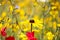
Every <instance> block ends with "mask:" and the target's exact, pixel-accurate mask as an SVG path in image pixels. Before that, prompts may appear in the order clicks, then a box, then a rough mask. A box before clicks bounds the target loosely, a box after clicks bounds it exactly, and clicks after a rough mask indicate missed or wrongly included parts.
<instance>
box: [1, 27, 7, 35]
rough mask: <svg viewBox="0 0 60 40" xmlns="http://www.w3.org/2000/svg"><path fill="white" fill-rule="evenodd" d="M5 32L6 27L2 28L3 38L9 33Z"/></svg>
mask: <svg viewBox="0 0 60 40" xmlns="http://www.w3.org/2000/svg"><path fill="white" fill-rule="evenodd" d="M5 31H6V27H5V28H2V30H1V35H2V36H6V35H7V33H6V32H5Z"/></svg>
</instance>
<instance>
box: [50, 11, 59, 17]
mask: <svg viewBox="0 0 60 40" xmlns="http://www.w3.org/2000/svg"><path fill="white" fill-rule="evenodd" d="M58 13H59V12H58V11H50V15H52V16H53V17H54V18H55V17H56V15H58Z"/></svg>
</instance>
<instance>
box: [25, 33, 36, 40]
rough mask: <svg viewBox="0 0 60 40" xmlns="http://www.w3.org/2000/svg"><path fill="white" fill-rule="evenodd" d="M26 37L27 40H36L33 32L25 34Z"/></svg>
mask: <svg viewBox="0 0 60 40" xmlns="http://www.w3.org/2000/svg"><path fill="white" fill-rule="evenodd" d="M26 35H27V38H28V40H37V38H35V37H34V32H27V34H26Z"/></svg>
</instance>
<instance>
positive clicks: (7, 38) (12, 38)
mask: <svg viewBox="0 0 60 40" xmlns="http://www.w3.org/2000/svg"><path fill="white" fill-rule="evenodd" d="M5 40H15V38H14V36H9V37H6V38H5Z"/></svg>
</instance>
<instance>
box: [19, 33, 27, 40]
mask: <svg viewBox="0 0 60 40" xmlns="http://www.w3.org/2000/svg"><path fill="white" fill-rule="evenodd" d="M18 37H19V38H21V39H22V40H23V39H24V40H27V37H26V35H25V34H23V33H21V34H19V35H18Z"/></svg>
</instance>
